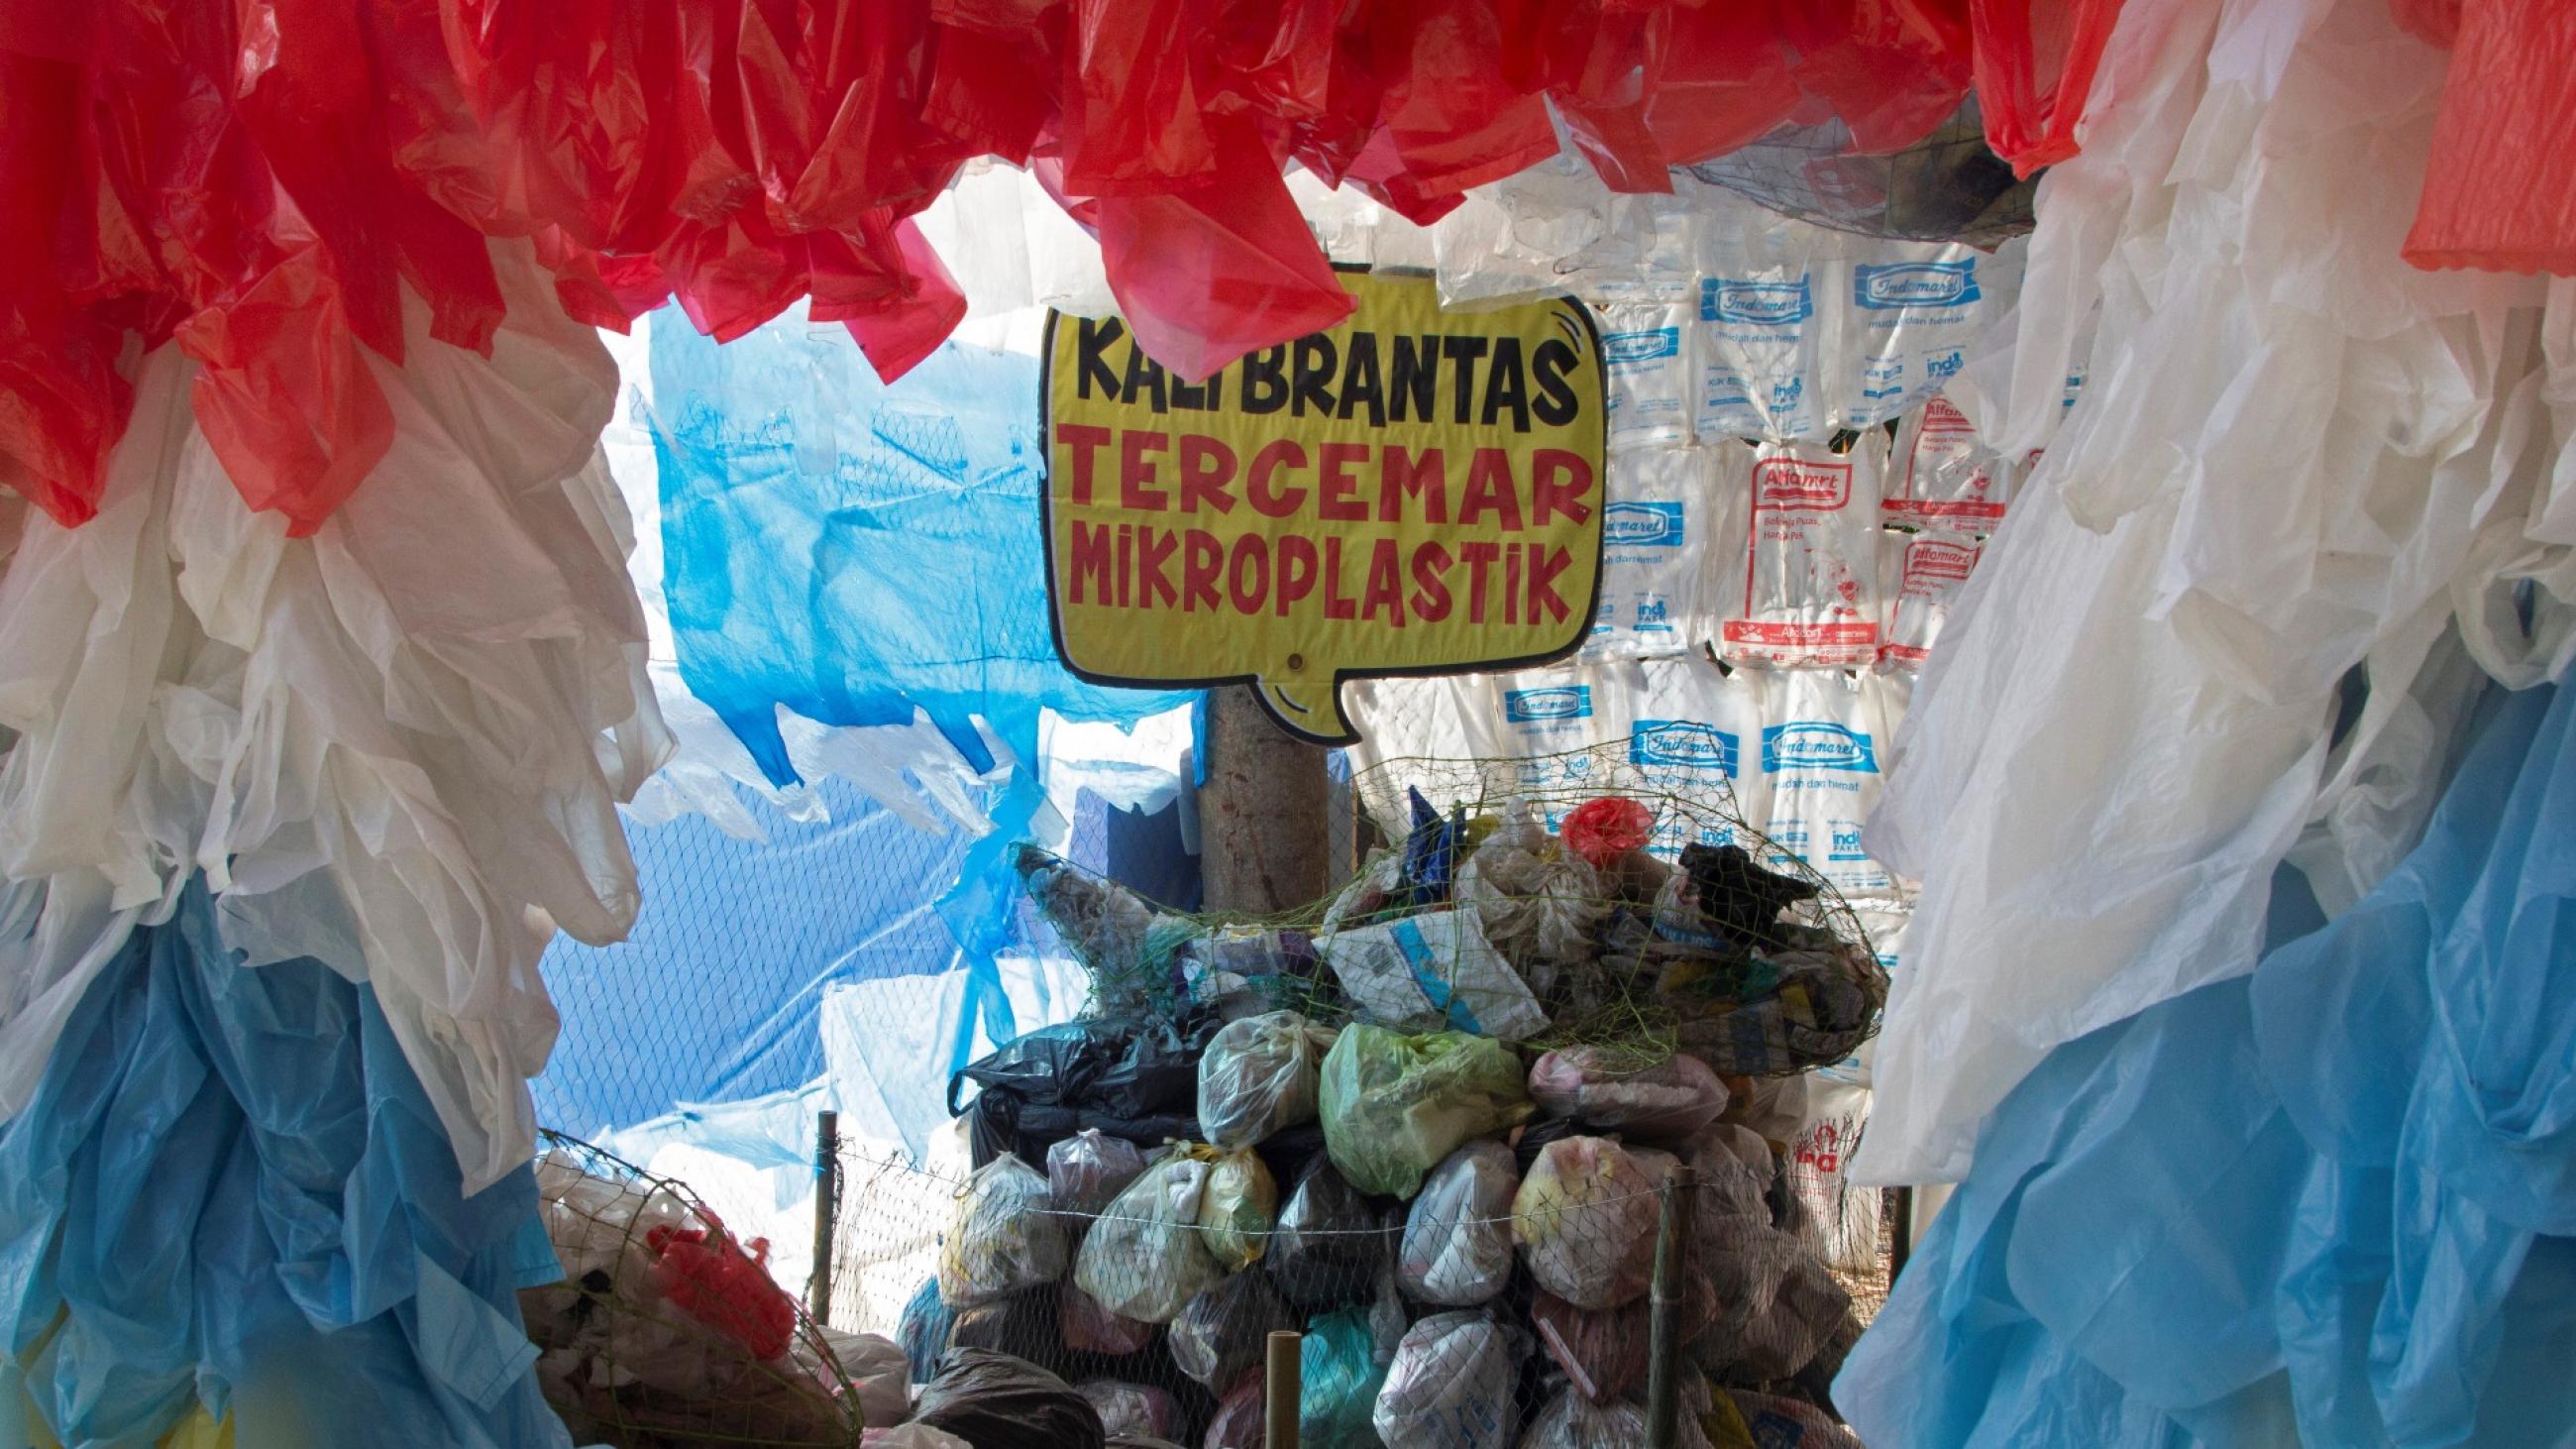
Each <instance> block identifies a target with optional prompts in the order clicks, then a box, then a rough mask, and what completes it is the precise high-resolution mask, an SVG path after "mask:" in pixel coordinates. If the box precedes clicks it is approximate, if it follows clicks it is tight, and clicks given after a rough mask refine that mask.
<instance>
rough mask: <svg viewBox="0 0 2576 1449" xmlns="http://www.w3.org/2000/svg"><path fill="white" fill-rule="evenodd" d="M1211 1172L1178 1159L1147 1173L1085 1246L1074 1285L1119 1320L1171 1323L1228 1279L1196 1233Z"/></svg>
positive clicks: (1207, 1167)
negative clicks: (1199, 1296) (1212, 1286)
mask: <svg viewBox="0 0 2576 1449" xmlns="http://www.w3.org/2000/svg"><path fill="white" fill-rule="evenodd" d="M1211 1170H1212V1169H1211V1165H1210V1164H1208V1163H1206V1162H1203V1161H1201V1160H1199V1159H1198V1158H1195V1157H1192V1156H1190V1155H1188V1154H1186V1153H1177V1152H1176V1153H1174V1154H1172V1155H1171V1156H1169V1157H1166V1158H1164V1159H1163V1160H1162V1161H1160V1162H1157V1163H1155V1164H1154V1165H1153V1166H1151V1167H1148V1168H1146V1169H1145V1173H1144V1176H1142V1177H1139V1178H1137V1179H1136V1182H1135V1184H1134V1185H1133V1186H1131V1187H1129V1188H1128V1189H1127V1190H1126V1191H1125V1192H1122V1193H1120V1194H1118V1197H1117V1200H1116V1201H1114V1202H1112V1203H1110V1204H1109V1210H1108V1212H1106V1213H1104V1214H1102V1216H1101V1218H1100V1221H1099V1222H1097V1223H1095V1224H1093V1225H1092V1229H1091V1235H1090V1236H1089V1237H1087V1238H1085V1239H1083V1241H1082V1251H1081V1253H1080V1254H1079V1255H1078V1256H1077V1257H1076V1258H1075V1260H1074V1267H1073V1281H1074V1283H1075V1284H1076V1285H1077V1286H1079V1287H1080V1288H1081V1289H1082V1291H1083V1292H1085V1293H1088V1294H1090V1295H1091V1296H1092V1297H1093V1298H1094V1299H1096V1300H1097V1301H1098V1302H1099V1304H1100V1306H1101V1307H1102V1308H1104V1309H1107V1310H1108V1311H1109V1312H1111V1313H1115V1314H1117V1315H1119V1316H1120V1317H1122V1318H1133V1319H1138V1320H1140V1321H1143V1322H1146V1323H1169V1322H1171V1321H1172V1319H1173V1318H1174V1317H1176V1316H1178V1314H1179V1313H1180V1311H1181V1309H1182V1308H1183V1307H1185V1306H1187V1304H1188V1303H1189V1301H1190V1299H1191V1298H1193V1297H1194V1296H1196V1295H1197V1294H1198V1293H1199V1291H1200V1290H1202V1289H1204V1288H1206V1287H1207V1286H1208V1285H1209V1284H1211V1283H1213V1282H1215V1281H1216V1280H1217V1279H1218V1278H1219V1277H1221V1276H1223V1275H1224V1272H1225V1269H1224V1267H1223V1266H1221V1265H1220V1264H1219V1263H1218V1262H1217V1260H1216V1255H1215V1254H1214V1253H1212V1252H1211V1251H1209V1248H1208V1244H1207V1236H1206V1234H1204V1233H1202V1232H1200V1231H1199V1226H1198V1220H1199V1202H1200V1199H1201V1198H1202V1197H1203V1196H1205V1194H1206V1191H1207V1183H1208V1176H1209V1173H1210V1171H1211Z"/></svg>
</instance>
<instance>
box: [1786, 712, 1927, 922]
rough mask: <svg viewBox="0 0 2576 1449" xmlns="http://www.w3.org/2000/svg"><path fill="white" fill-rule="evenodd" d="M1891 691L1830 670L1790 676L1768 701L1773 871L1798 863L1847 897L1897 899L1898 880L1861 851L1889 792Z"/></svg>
mask: <svg viewBox="0 0 2576 1449" xmlns="http://www.w3.org/2000/svg"><path fill="white" fill-rule="evenodd" d="M1888 693H1889V683H1888V681H1887V680H1886V679H1884V678H1880V677H1877V676H1863V677H1860V678H1857V679H1855V678H1852V677H1850V676H1847V675H1844V674H1841V673H1837V672H1834V671H1830V670H1812V669H1802V670H1794V671H1786V672H1783V673H1782V674H1781V675H1780V677H1778V678H1776V679H1774V680H1772V681H1771V687H1770V689H1769V691H1768V692H1767V694H1766V696H1765V698H1766V702H1767V703H1768V705H1769V707H1770V713H1769V717H1768V718H1767V719H1766V720H1765V721H1764V722H1763V726H1762V774H1763V779H1764V782H1765V793H1766V794H1767V795H1768V796H1769V797H1770V802H1771V808H1770V812H1769V816H1768V818H1767V820H1766V823H1765V824H1764V826H1763V830H1762V833H1763V834H1764V835H1766V836H1768V837H1770V841H1771V844H1772V846H1773V847H1774V849H1773V850H1772V851H1771V852H1768V853H1766V854H1765V855H1764V857H1763V858H1762V860H1761V861H1760V862H1759V863H1760V864H1761V865H1762V866H1763V867H1764V868H1765V869H1768V870H1782V869H1792V868H1793V867H1791V865H1790V860H1791V858H1792V857H1794V858H1795V859H1797V860H1800V861H1804V862H1805V863H1806V865H1807V866H1808V868H1809V869H1812V870H1813V871H1815V872H1816V873H1817V874H1818V875H1821V876H1823V877H1824V878H1825V880H1826V882H1827V883H1828V884H1830V885H1832V886H1833V887H1834V889H1836V890H1838V891H1841V892H1842V893H1843V894H1844V895H1846V896H1853V897H1883V896H1891V895H1894V894H1895V893H1896V880H1895V877H1893V876H1891V875H1890V874H1888V872H1887V870H1886V868H1885V867H1883V866H1881V865H1879V864H1878V863H1877V862H1876V861H1873V860H1871V859H1870V857H1869V852H1867V851H1866V850H1864V849H1862V847H1861V825H1862V822H1864V821H1866V820H1868V819H1869V815H1870V811H1872V810H1873V809H1875V808H1877V805H1878V797H1879V792H1880V791H1881V790H1882V789H1884V788H1885V777H1884V776H1883V775H1882V774H1881V765H1880V751H1881V750H1882V748H1883V747H1884V742H1885V740H1886V739H1887V737H1888V731H1887V728H1886V726H1887V724H1888V721H1887V720H1886V718H1885V715H1886V706H1887V702H1888Z"/></svg>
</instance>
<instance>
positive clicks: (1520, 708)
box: [1503, 684, 1592, 724]
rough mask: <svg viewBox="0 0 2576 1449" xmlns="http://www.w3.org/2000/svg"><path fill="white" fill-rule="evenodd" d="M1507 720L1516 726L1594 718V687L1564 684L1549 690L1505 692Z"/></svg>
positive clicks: (1504, 707)
mask: <svg viewBox="0 0 2576 1449" xmlns="http://www.w3.org/2000/svg"><path fill="white" fill-rule="evenodd" d="M1503 718H1504V719H1505V720H1507V721H1509V722H1511V723H1513V724H1540V723H1544V722H1546V721H1549V720H1562V719H1590V718H1592V686H1591V685H1588V684H1560V685H1556V686H1554V687H1553V688H1549V689H1507V690H1504V691H1503Z"/></svg>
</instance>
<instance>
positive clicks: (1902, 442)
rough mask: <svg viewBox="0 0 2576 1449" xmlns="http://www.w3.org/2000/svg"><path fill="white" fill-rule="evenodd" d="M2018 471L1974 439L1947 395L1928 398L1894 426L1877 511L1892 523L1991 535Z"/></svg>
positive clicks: (1971, 427)
mask: <svg viewBox="0 0 2576 1449" xmlns="http://www.w3.org/2000/svg"><path fill="white" fill-rule="evenodd" d="M2018 474H2019V470H2018V469H2017V468H2015V467H2014V466H2013V465H2012V464H2011V463H2010V462H2008V461H2007V460H2005V459H2004V458H2003V457H2002V456H2000V455H1998V454H1997V453H1995V452H1994V450H1992V449H1990V448H1988V447H1987V446H1986V445H1985V444H1984V443H1983V442H1981V441H1979V440H1978V438H1977V430H1976V427H1975V425H1974V424H1972V423H1970V422H1969V421H1968V419H1967V417H1966V415H1965V414H1963V413H1961V412H1960V411H1959V410H1958V409H1957V408H1955V407H1952V406H1951V405H1950V400H1949V399H1948V398H1945V397H1938V396H1936V397H1932V398H1929V399H1926V400H1925V402H1924V404H1923V406H1921V407H1920V408H1917V409H1915V410H1914V411H1913V412H1911V413H1908V414H1906V416H1905V421H1904V422H1903V423H1901V424H1899V425H1898V427H1897V430H1896V452H1895V457H1894V461H1893V462H1892V463H1891V464H1890V465H1889V467H1888V477H1887V488H1886V494H1885V497H1883V498H1882V499H1881V500H1880V503H1879V510H1880V511H1881V512H1882V513H1884V514H1885V515H1886V516H1887V519H1888V521H1889V522H1892V523H1904V524H1911V525H1913V526H1915V527H1918V528H1947V529H1955V530H1957V531H1959V532H1961V533H1992V532H1993V531H1994V526H1995V525H1996V524H1997V523H2000V522H2002V521H2003V516H2004V508H2005V506H2006V505H2007V504H2009V503H2010V502H2011V501H2012V490H2013V485H2014V483H2015V482H2016V481H2017V478H2018Z"/></svg>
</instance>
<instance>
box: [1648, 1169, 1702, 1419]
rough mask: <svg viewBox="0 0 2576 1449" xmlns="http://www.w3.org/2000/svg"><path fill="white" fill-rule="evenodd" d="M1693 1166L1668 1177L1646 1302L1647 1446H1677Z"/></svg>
mask: <svg viewBox="0 0 2576 1449" xmlns="http://www.w3.org/2000/svg"><path fill="white" fill-rule="evenodd" d="M1697 1185H1698V1184H1697V1182H1696V1180H1695V1179H1694V1178H1693V1176H1692V1173H1691V1170H1690V1168H1688V1167H1687V1166H1685V1167H1677V1168H1675V1169H1674V1170H1673V1171H1672V1173H1671V1174H1670V1175H1668V1176H1667V1177H1665V1179H1664V1185H1663V1188H1662V1191H1661V1194H1660V1195H1661V1197H1662V1198H1663V1211H1662V1213H1661V1214H1660V1216H1659V1217H1658V1218H1657V1221H1656V1225H1655V1283H1654V1288H1653V1290H1652V1296H1651V1297H1650V1298H1649V1299H1648V1300H1647V1308H1648V1317H1647V1320H1646V1330H1647V1354H1648V1357H1647V1360H1646V1444H1647V1446H1648V1449H1679V1446H1680V1444H1681V1442H1682V1441H1681V1399H1682V1322H1681V1316H1682V1305H1683V1304H1684V1303H1685V1302H1686V1301H1688V1298H1689V1295H1688V1294H1686V1293H1684V1292H1683V1291H1682V1274H1684V1273H1686V1272H1688V1271H1690V1268H1689V1265H1688V1264H1687V1263H1686V1262H1685V1261H1684V1260H1685V1258H1686V1257H1687V1256H1688V1254H1687V1253H1686V1252H1685V1249H1686V1247H1687V1245H1688V1244H1689V1242H1690V1217H1691V1200H1692V1199H1693V1198H1694V1197H1696V1196H1697V1193H1696V1192H1695V1191H1694V1190H1693V1189H1694V1188H1696V1187H1697Z"/></svg>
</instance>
